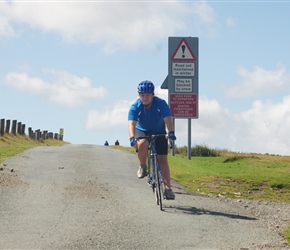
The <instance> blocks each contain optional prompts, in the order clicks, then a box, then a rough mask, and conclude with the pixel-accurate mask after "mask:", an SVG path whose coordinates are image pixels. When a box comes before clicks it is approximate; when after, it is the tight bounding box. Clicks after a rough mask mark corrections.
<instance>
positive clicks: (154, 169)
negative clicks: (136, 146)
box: [136, 134, 166, 211]
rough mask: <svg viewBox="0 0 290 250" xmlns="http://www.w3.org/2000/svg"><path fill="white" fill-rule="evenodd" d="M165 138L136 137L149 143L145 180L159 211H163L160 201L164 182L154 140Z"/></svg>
mask: <svg viewBox="0 0 290 250" xmlns="http://www.w3.org/2000/svg"><path fill="white" fill-rule="evenodd" d="M160 136H166V134H157V135H148V136H141V137H137V138H136V140H137V141H138V140H140V139H147V140H148V141H149V147H148V158H147V178H148V185H149V186H150V187H151V188H152V191H153V193H154V194H155V197H156V203H157V205H159V207H160V210H161V211H163V207H162V200H163V199H164V198H165V197H164V182H163V178H162V171H161V167H160V161H159V158H158V155H157V153H156V147H155V140H156V138H157V137H160Z"/></svg>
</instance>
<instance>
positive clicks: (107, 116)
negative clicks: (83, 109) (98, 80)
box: [86, 101, 133, 130]
mask: <svg viewBox="0 0 290 250" xmlns="http://www.w3.org/2000/svg"><path fill="white" fill-rule="evenodd" d="M132 103H133V102H128V101H119V102H117V103H116V104H115V105H114V107H112V108H111V107H108V108H107V109H106V110H105V111H98V110H90V111H89V112H88V115H87V120H86V129H87V130H111V129H112V128H115V129H119V127H120V126H127V117H128V111H129V108H130V105H131V104H132Z"/></svg>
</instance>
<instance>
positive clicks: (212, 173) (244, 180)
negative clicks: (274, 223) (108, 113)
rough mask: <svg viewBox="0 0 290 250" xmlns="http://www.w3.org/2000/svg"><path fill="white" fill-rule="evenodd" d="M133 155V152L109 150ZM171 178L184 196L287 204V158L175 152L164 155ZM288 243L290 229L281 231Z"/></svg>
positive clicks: (201, 149) (289, 165)
mask: <svg viewBox="0 0 290 250" xmlns="http://www.w3.org/2000/svg"><path fill="white" fill-rule="evenodd" d="M112 147H113V148H118V149H123V150H127V151H130V152H132V153H135V150H134V149H133V148H127V147H120V146H112ZM168 161H169V165H170V171H171V178H172V179H173V180H175V181H177V182H178V183H180V184H181V185H182V186H184V187H185V188H186V189H187V191H188V192H194V193H199V194H203V195H207V196H224V197H228V198H234V199H244V200H259V201H272V202H284V203H290V182H289V176H290V156H279V155H270V154H256V153H240V152H230V151H228V150H217V149H211V148H209V147H207V146H205V145H196V146H195V147H193V148H191V160H189V159H188V156H187V147H181V148H175V155H174V156H172V154H171V153H170V154H169V155H168ZM283 235H284V238H285V239H286V240H288V242H289V243H290V225H289V227H288V228H287V229H285V231H284V234H283Z"/></svg>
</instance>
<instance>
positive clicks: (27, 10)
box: [0, 1, 216, 52]
mask: <svg viewBox="0 0 290 250" xmlns="http://www.w3.org/2000/svg"><path fill="white" fill-rule="evenodd" d="M4 6H5V8H3V9H2V10H1V9H0V15H1V16H2V19H3V21H4V23H6V24H5V27H6V30H7V31H6V32H2V35H5V34H7V33H9V32H10V33H11V32H16V31H13V30H12V28H11V27H12V24H27V25H29V26H30V27H31V28H36V29H40V30H42V31H46V32H54V33H57V34H59V35H60V36H61V37H62V38H63V39H64V40H65V41H67V42H84V43H101V44H102V45H103V46H104V48H105V49H106V50H107V51H112V52H114V51H115V50H116V49H117V48H120V47H121V48H122V47H123V48H126V49H131V50H134V49H137V48H141V47H143V46H148V45H149V46H150V45H154V44H155V43H156V42H157V41H159V40H161V39H164V38H165V37H166V38H167V37H168V36H172V35H173V34H176V33H177V32H178V31H185V30H187V29H188V28H189V27H187V24H186V23H190V25H191V27H192V23H194V24H196V23H198V24H199V25H200V27H201V28H200V30H203V32H204V30H205V29H204V27H206V28H207V29H208V31H209V32H212V27H215V26H216V15H215V12H214V10H213V9H212V8H211V7H210V6H209V5H208V4H207V3H205V2H202V3H193V4H188V3H182V2H178V1H173V2H166V3H165V2H114V3H112V2H105V1H104V2H63V1H61V2H51V3H49V2H33V3H31V2H23V3H21V2H12V3H10V4H8V3H6V4H4ZM192 14H193V15H192ZM192 19H193V20H194V21H192ZM196 21H197V22H196ZM24 27H25V26H22V29H24ZM8 31H9V32H8ZM0 35H1V33H0Z"/></svg>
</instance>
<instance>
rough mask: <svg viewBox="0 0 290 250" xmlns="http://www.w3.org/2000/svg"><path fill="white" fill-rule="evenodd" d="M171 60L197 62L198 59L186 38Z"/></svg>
mask: <svg viewBox="0 0 290 250" xmlns="http://www.w3.org/2000/svg"><path fill="white" fill-rule="evenodd" d="M171 60H172V61H174V60H184V61H186V60H187V61H195V60H196V57H195V56H194V54H193V53H192V51H191V49H190V47H189V45H188V43H187V42H186V40H185V38H183V39H182V40H181V41H180V43H179V45H178V46H177V48H176V50H175V52H174V53H173V55H172V57H171Z"/></svg>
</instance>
